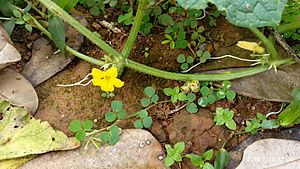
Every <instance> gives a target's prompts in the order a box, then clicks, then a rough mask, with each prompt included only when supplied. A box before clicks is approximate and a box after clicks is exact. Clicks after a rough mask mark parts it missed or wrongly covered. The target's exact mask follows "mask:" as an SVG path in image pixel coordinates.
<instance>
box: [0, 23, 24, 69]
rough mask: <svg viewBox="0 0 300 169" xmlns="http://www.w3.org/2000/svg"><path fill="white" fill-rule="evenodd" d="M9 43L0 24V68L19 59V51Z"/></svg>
mask: <svg viewBox="0 0 300 169" xmlns="http://www.w3.org/2000/svg"><path fill="white" fill-rule="evenodd" d="M10 43H12V42H11V41H10V39H9V36H8V34H7V32H6V31H5V29H4V28H3V27H2V26H0V69H2V68H4V67H6V66H8V65H9V64H11V63H13V62H17V61H19V60H21V55H20V53H19V52H18V51H17V49H16V48H14V47H13V46H12V44H10Z"/></svg>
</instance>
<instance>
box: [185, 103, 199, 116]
mask: <svg viewBox="0 0 300 169" xmlns="http://www.w3.org/2000/svg"><path fill="white" fill-rule="evenodd" d="M186 110H187V111H188V112H190V113H193V114H194V113H197V112H198V108H197V105H196V104H195V103H188V104H187V106H186Z"/></svg>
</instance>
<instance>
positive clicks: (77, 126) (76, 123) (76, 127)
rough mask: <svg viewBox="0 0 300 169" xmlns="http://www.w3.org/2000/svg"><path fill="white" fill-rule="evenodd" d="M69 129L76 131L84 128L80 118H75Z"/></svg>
mask: <svg viewBox="0 0 300 169" xmlns="http://www.w3.org/2000/svg"><path fill="white" fill-rule="evenodd" d="M69 130H70V131H72V132H74V133H75V132H78V131H80V130H82V125H81V122H80V120H73V121H72V122H71V123H70V125H69Z"/></svg>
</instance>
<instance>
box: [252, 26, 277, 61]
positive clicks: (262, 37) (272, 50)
mask: <svg viewBox="0 0 300 169" xmlns="http://www.w3.org/2000/svg"><path fill="white" fill-rule="evenodd" d="M249 29H250V30H251V31H252V32H253V33H254V34H255V35H256V36H257V37H258V38H259V39H260V40H261V41H262V43H263V44H264V45H265V47H266V48H267V51H268V52H269V53H270V55H271V58H272V59H273V60H276V59H279V56H278V53H277V51H276V49H275V47H274V45H273V44H272V42H271V41H270V40H269V39H268V38H267V37H266V36H265V35H264V34H263V33H261V32H260V31H259V30H258V29H257V28H249Z"/></svg>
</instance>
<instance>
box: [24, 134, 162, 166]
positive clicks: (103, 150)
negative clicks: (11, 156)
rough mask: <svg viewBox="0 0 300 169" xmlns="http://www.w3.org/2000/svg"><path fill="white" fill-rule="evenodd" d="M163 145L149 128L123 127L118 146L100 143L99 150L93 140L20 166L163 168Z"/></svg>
mask: <svg viewBox="0 0 300 169" xmlns="http://www.w3.org/2000/svg"><path fill="white" fill-rule="evenodd" d="M160 156H164V152H163V150H162V147H161V145H160V144H159V143H158V141H157V140H156V139H155V138H154V137H153V136H152V135H151V134H150V133H149V132H148V131H146V130H141V129H128V130H122V135H121V140H120V142H118V143H117V144H116V145H115V146H108V145H101V146H100V148H99V149H98V150H97V149H96V148H95V147H94V145H92V144H90V145H89V147H88V150H84V146H81V148H80V149H77V150H71V151H62V152H53V153H48V154H44V155H41V156H39V157H37V158H35V159H33V160H31V161H29V162H28V163H26V164H25V165H23V166H22V167H20V168H21V169H33V168H39V169H79V168H80V169H131V168H132V169H164V168H165V166H164V161H163V160H159V159H158V158H159V157H160Z"/></svg>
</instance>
